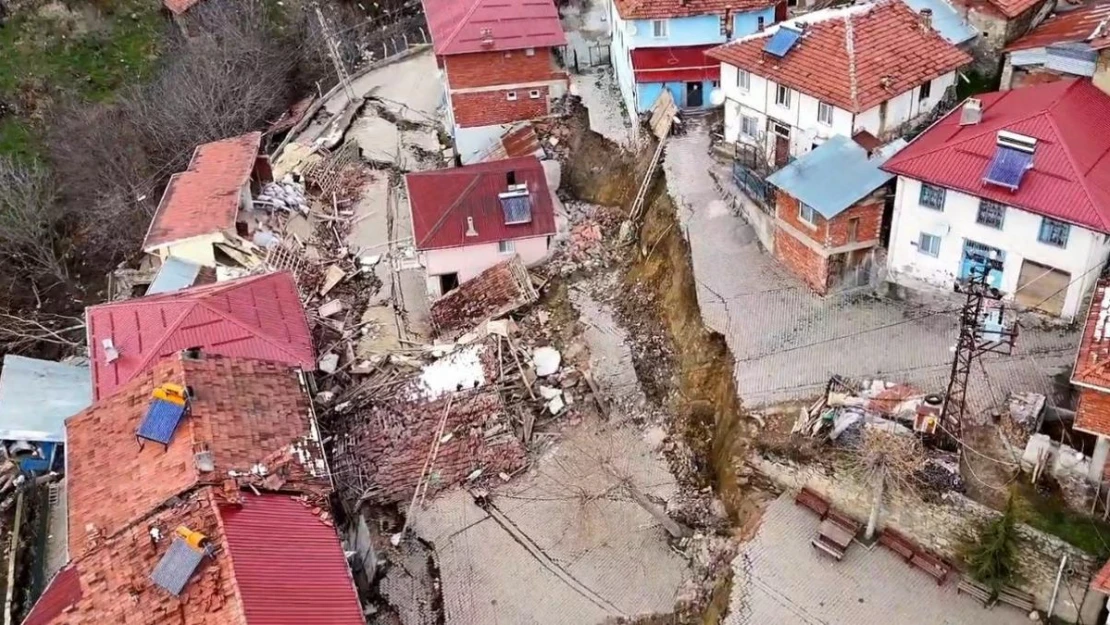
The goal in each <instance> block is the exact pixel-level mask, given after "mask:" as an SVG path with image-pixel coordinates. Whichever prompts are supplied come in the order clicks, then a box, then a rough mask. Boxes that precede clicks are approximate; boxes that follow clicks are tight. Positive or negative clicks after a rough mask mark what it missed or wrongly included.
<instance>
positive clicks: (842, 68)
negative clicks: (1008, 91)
mask: <svg viewBox="0 0 1110 625" xmlns="http://www.w3.org/2000/svg"><path fill="white" fill-rule="evenodd" d="M792 23H795V24H802V23H804V24H806V25H807V26H806V31H805V34H804V35H803V36H802V38H801V40H800V41H799V42H798V43H797V44H796V45H795V46H794V47H793V49H791V50H790V51H789V52H788V53H787V54H786V56H785V57H784V58H781V59H780V58H776V57H774V56H772V55H769V54H766V53H764V52H763V47H764V46H765V45H766V44H767V42H768V40H769V39H770V38H771V36H772V35H773V33H774V32H776V31H777V30H778V28H781V27H782V25H779V26H776V27H772V28H769V29H767V30H766V31H764V32H763V33H760V34H758V35H753V36H751V37H745V38H743V39H740V40H737V41H735V42H732V43H729V44H725V45H723V46H720V47H717V48H714V49H712V50H710V51H709V52H707V53H706V54H707V55H708V56H709V57H711V58H715V59H718V60H720V61H722V62H724V63H728V64H730V65H735V66H737V67H740V68H742V69H745V70H748V71H749V72H751V73H753V74H755V75H757V76H762V77H764V78H767V79H770V80H772V81H774V82H777V83H780V84H783V85H786V86H788V87H790V88H792V89H797V90H798V91H800V92H802V93H804V94H806V95H810V96H813V97H815V98H818V99H820V100H824V101H826V102H829V103H831V104H835V105H836V106H838V107H840V108H842V109H846V110H848V111H851V112H853V113H862V112H863V111H866V110H868V109H870V108H871V107H874V106H877V105H878V104H880V103H881V102H884V101H886V100H889V99H891V98H893V97H894V96H897V95H899V94H901V93H904V92H906V91H909V90H910V89H913V88H914V87H916V86H917V85H920V84H922V83H925V82H927V81H929V80H932V79H934V78H937V77H938V76H942V75H944V74H947V73H948V72H952V71H954V70H956V69H957V68H959V67H962V66H963V65H966V64H967V63H969V62H971V57H970V56H968V55H967V54H966V53H964V52H963V51H961V50H960V49H959V48H957V47H955V46H953V45H952V44H950V43H948V42H947V41H945V40H944V39H943V38H942V37H941V36H940V35H939V34H937V33H936V31H934V30H933V29H932V28H926V27H924V26H922V24H921V19H920V17H919V16H918V15H917V14H916V13H914V11H913V9H910V8H909V7H908V6H906V5H905V4H903V3H902V2H900V1H899V0H880V1H879V2H875V3H873V4H868V5H862V6H855V7H849V8H844V9H828V10H825V11H819V12H815V13H812V14H809V15H805V16H802V17H799V18H796V19H795V20H792Z"/></svg>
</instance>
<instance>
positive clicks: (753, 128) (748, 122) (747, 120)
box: [740, 115, 759, 139]
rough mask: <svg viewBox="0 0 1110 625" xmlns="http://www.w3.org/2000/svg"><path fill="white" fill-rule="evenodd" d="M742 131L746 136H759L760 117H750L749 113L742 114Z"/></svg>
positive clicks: (754, 137)
mask: <svg viewBox="0 0 1110 625" xmlns="http://www.w3.org/2000/svg"><path fill="white" fill-rule="evenodd" d="M740 133H741V134H743V135H744V136H745V137H750V138H752V139H756V138H758V137H759V118H758V117H749V116H747V115H741V116H740Z"/></svg>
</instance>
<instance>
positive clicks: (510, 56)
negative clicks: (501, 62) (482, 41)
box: [505, 52, 513, 59]
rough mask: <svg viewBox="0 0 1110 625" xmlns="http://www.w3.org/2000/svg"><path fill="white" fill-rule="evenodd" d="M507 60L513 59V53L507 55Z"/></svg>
mask: <svg viewBox="0 0 1110 625" xmlns="http://www.w3.org/2000/svg"><path fill="white" fill-rule="evenodd" d="M505 58H507V59H511V58H513V53H512V52H506V53H505Z"/></svg>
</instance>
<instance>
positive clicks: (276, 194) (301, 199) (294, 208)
mask: <svg viewBox="0 0 1110 625" xmlns="http://www.w3.org/2000/svg"><path fill="white" fill-rule="evenodd" d="M254 205H255V206H257V207H260V208H262V209H264V210H267V211H275V210H279V211H284V212H293V213H300V214H302V215H305V214H307V213H308V199H307V198H306V197H305V188H304V185H303V184H301V183H300V182H297V181H296V180H295V179H294V177H293V175H291V174H290V175H287V176H286V177H285V179H283V180H282V181H281V182H267V183H266V185H265V186H263V187H262V192H261V193H259V194H258V197H256V198H255V199H254Z"/></svg>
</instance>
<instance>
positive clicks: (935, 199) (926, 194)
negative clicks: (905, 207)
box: [917, 183, 946, 211]
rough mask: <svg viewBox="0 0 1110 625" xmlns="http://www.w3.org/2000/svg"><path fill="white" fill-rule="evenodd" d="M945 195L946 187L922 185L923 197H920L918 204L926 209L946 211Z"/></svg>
mask: <svg viewBox="0 0 1110 625" xmlns="http://www.w3.org/2000/svg"><path fill="white" fill-rule="evenodd" d="M945 195H946V192H945V189H944V187H935V186H933V185H931V184H925V183H921V195H919V196H918V198H917V203H918V204H920V205H922V206H924V207H926V208H931V209H933V210H938V211H942V210H944V196H945Z"/></svg>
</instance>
